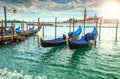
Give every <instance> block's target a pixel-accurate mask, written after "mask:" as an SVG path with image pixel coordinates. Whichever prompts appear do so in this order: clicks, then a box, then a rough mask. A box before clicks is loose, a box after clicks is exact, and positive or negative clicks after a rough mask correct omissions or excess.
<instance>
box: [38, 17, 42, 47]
mask: <svg viewBox="0 0 120 79" xmlns="http://www.w3.org/2000/svg"><path fill="white" fill-rule="evenodd" d="M40 38H41V37H40V18H38V45H39V44H40Z"/></svg>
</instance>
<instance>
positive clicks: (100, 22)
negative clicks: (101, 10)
mask: <svg viewBox="0 0 120 79" xmlns="http://www.w3.org/2000/svg"><path fill="white" fill-rule="evenodd" d="M101 25H102V19H100V26H99V40H100V36H101Z"/></svg>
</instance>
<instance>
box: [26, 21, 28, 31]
mask: <svg viewBox="0 0 120 79" xmlns="http://www.w3.org/2000/svg"><path fill="white" fill-rule="evenodd" d="M26 27H27V30H28V22H27V23H26Z"/></svg>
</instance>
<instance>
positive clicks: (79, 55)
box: [69, 46, 92, 67]
mask: <svg viewBox="0 0 120 79" xmlns="http://www.w3.org/2000/svg"><path fill="white" fill-rule="evenodd" d="M91 49H92V46H88V47H86V48H80V49H76V50H74V52H73V54H72V56H71V59H70V60H69V66H70V67H76V66H77V65H78V64H79V63H80V62H81V61H82V60H84V61H85V58H84V55H85V53H89V52H88V51H89V50H91ZM81 59H82V60H81Z"/></svg>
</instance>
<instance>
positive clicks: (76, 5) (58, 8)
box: [0, 0, 101, 18]
mask: <svg viewBox="0 0 120 79" xmlns="http://www.w3.org/2000/svg"><path fill="white" fill-rule="evenodd" d="M100 2H101V1H99V0H1V1H0V13H1V12H3V11H2V10H3V8H1V6H2V5H6V7H15V8H16V9H17V14H18V15H19V17H18V18H20V16H24V17H25V16H26V17H27V18H28V16H31V17H34V18H35V17H42V18H45V16H46V17H52V18H53V17H70V16H71V17H73V16H75V17H76V16H78V17H79V16H82V15H83V11H84V8H85V7H86V8H87V10H92V11H94V10H99V9H100V5H98V4H99V3H100ZM90 14H91V13H90Z"/></svg>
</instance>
